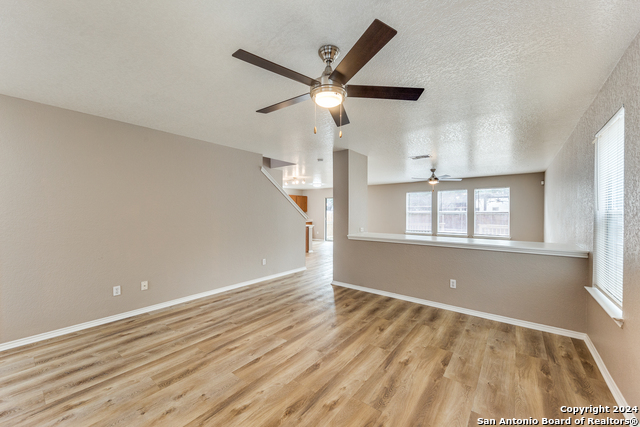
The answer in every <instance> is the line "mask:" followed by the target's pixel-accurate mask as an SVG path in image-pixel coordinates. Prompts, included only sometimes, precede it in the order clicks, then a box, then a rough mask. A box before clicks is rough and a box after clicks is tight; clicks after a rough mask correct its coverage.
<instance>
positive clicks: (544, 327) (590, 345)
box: [331, 280, 634, 418]
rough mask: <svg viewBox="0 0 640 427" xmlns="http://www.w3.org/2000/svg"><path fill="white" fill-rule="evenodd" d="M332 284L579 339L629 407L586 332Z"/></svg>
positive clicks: (616, 396) (621, 403) (613, 391)
mask: <svg viewBox="0 0 640 427" xmlns="http://www.w3.org/2000/svg"><path fill="white" fill-rule="evenodd" d="M331 284H332V285H336V286H341V287H343V288H350V289H356V290H358V291H363V292H369V293H372V294H376V295H382V296H385V297H391V298H396V299H399V300H403V301H408V302H414V303H416V304H421V305H428V306H430V307H436V308H442V309H444V310H449V311H454V312H456V313H463V314H468V315H470V316H476V317H481V318H483V319H489V320H495V321H497V322H503V323H508V324H510V325H515V326H522V327H523V328H529V329H535V330H537V331H542V332H549V333H552V334H557V335H564V336H567V337H570V338H577V339H580V340H583V341H584V342H585V343H586V344H587V347H588V348H589V351H591V355H592V356H593V360H595V362H596V364H597V365H598V369H600V373H601V374H602V376H603V377H604V379H605V381H606V383H607V385H608V386H609V390H611V394H613V397H614V399H615V400H616V403H617V404H618V406H627V401H626V400H625V398H624V396H623V395H622V393H621V392H620V389H619V388H618V386H617V385H616V383H615V381H614V380H613V377H611V374H610V373H609V370H608V369H607V367H606V366H605V364H604V361H603V360H602V358H601V357H600V354H599V353H598V350H597V349H596V347H595V345H593V342H592V341H591V338H589V335H587V334H586V333H584V332H577V331H572V330H569V329H563V328H557V327H555V326H549V325H543V324H541V323H535V322H529V321H526V320H520V319H514V318H511V317H506V316H500V315H497V314H491V313H485V312H483V311H476V310H471V309H468V308H462V307H456V306H454V305H449V304H443V303H440V302H435V301H429V300H425V299H421V298H415V297H410V296H407V295H402V294H396V293H393V292H387V291H381V290H379V289H373V288H366V287H364V286H357V285H352V284H350V283H344V282H338V281H336V280H334V281H333V282H331ZM625 416H626V417H627V418H633V417H634V416H633V415H631V414H625Z"/></svg>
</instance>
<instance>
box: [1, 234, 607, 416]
mask: <svg viewBox="0 0 640 427" xmlns="http://www.w3.org/2000/svg"><path fill="white" fill-rule="evenodd" d="M316 248H317V250H316V252H315V253H313V254H309V256H308V258H307V268H308V269H307V271H305V272H303V273H298V274H295V275H293V276H289V277H286V278H283V279H279V280H274V281H270V282H265V283H262V284H258V285H254V286H250V287H245V288H241V289H238V290H235V291H231V292H226V293H224V294H219V295H215V296H212V297H208V298H204V299H200V300H197V301H193V302H190V303H186V304H182V305H179V306H174V307H171V308H168V309H164V310H159V311H156V312H152V313H148V314H144V315H140V316H136V317H133V318H130V319H126V320H122V321H118V322H114V323H110V324H108V325H103V326H99V327H96V328H92V329H89V330H85V331H81V332H78V333H74V334H69V335H65V336H62V337H58V338H55V339H51V340H48V341H45V342H40V343H36V344H32V345H29V346H25V347H21V348H16V349H13V350H8V351H5V352H3V353H0V425H2V426H38V427H42V426H116V425H117V426H172V427H173V426H340V427H348V426H438V427H439V426H471V425H477V419H478V418H479V417H482V418H496V419H498V421H499V419H500V418H501V417H505V418H512V417H517V418H529V417H533V418H537V419H541V418H542V417H546V418H567V415H566V414H563V413H561V412H560V406H562V405H569V406H588V405H609V406H613V405H614V404H615V402H614V399H613V397H612V395H611V393H610V392H609V389H608V388H607V386H606V383H605V381H604V379H603V378H602V375H601V374H600V372H599V371H598V368H597V366H596V364H595V362H594V360H593V358H592V357H591V354H590V353H589V350H588V349H587V347H586V345H585V343H584V342H582V341H580V340H575V339H571V338H567V337H563V336H558V335H553V334H548V333H544V332H539V331H535V330H531V329H525V328H521V327H516V326H512V325H508V324H504V323H498V322H494V321H490V320H486V319H481V318H477V317H471V316H467V315H463V314H459V313H454V312H450V311H445V310H441V309H437V308H433V307H427V306H422V305H418V304H412V303H408V302H405V301H400V300H395V299H393V298H388V297H382V296H378V295H374V294H369V293H365V292H360V291H356V290H352V289H346V288H341V287H332V286H331V285H330V283H331V279H332V259H331V253H332V244H331V243H323V244H316ZM608 415H609V416H611V414H608ZM603 416H604V417H606V416H607V414H603Z"/></svg>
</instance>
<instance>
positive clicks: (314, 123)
mask: <svg viewBox="0 0 640 427" xmlns="http://www.w3.org/2000/svg"><path fill="white" fill-rule="evenodd" d="M317 122H318V104H316V103H315V102H314V103H313V134H314V135H315V134H317V133H318V128H317V127H316V123H317Z"/></svg>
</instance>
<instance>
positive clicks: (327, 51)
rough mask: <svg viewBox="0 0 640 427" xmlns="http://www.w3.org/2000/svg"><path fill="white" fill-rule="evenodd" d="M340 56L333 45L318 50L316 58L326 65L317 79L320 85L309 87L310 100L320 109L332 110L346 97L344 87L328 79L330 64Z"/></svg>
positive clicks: (338, 50)
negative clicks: (318, 57)
mask: <svg viewBox="0 0 640 427" xmlns="http://www.w3.org/2000/svg"><path fill="white" fill-rule="evenodd" d="M338 55H340V49H338V48H337V47H336V46H333V45H324V46H322V47H320V49H318V56H320V58H322V60H323V61H324V62H325V63H326V64H327V67H326V68H325V70H324V72H323V73H322V75H321V76H320V77H319V78H318V79H317V80H318V81H319V82H320V84H316V85H314V86H312V87H311V91H310V92H309V93H310V95H311V98H313V100H314V101H315V102H316V103H317V104H318V105H319V106H321V107H325V108H332V107H335V106H337V105H340V104H341V103H342V101H344V99H345V98H346V97H347V90H346V89H345V87H344V85H341V84H340V83H337V82H334V81H333V80H331V79H330V78H329V75H331V71H332V70H331V64H332V63H333V61H334V60H335V59H336V58H337V57H338Z"/></svg>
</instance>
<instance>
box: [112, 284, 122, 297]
mask: <svg viewBox="0 0 640 427" xmlns="http://www.w3.org/2000/svg"><path fill="white" fill-rule="evenodd" d="M120 293H121V292H120V286H114V287H113V296H114V297H117V296H118V295H120Z"/></svg>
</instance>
